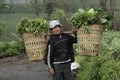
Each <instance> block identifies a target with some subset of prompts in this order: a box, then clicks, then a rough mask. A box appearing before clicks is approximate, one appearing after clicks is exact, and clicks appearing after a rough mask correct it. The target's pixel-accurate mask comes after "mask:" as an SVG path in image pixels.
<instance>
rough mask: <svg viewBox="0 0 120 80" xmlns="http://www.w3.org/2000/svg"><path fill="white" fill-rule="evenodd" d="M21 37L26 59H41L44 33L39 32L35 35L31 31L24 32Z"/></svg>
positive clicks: (44, 40) (44, 43) (44, 41)
mask: <svg viewBox="0 0 120 80" xmlns="http://www.w3.org/2000/svg"><path fill="white" fill-rule="evenodd" d="M23 39H24V44H25V48H26V52H27V55H28V60H29V61H33V60H42V59H43V56H44V53H45V47H46V39H45V33H40V34H37V35H34V34H33V33H24V34H23Z"/></svg>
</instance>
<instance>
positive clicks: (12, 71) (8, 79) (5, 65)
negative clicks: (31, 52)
mask: <svg viewBox="0 0 120 80" xmlns="http://www.w3.org/2000/svg"><path fill="white" fill-rule="evenodd" d="M0 80H52V79H51V75H50V74H49V72H48V68H47V66H46V65H45V64H44V63H43V61H40V60H39V61H32V62H29V61H27V59H26V58H25V57H24V56H17V57H9V58H3V59H0Z"/></svg>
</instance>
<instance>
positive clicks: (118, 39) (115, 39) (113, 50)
mask: <svg viewBox="0 0 120 80" xmlns="http://www.w3.org/2000/svg"><path fill="white" fill-rule="evenodd" d="M119 34H120V32H115V31H109V32H104V33H103V38H102V41H101V44H102V45H101V50H100V53H101V55H105V54H106V52H107V53H109V54H111V55H112V56H113V57H114V58H115V59H120V45H119V43H120V35H119Z"/></svg>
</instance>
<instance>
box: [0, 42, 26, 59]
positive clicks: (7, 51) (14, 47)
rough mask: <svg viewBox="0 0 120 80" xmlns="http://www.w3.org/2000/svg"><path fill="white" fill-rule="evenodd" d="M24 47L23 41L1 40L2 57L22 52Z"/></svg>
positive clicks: (0, 55)
mask: <svg viewBox="0 0 120 80" xmlns="http://www.w3.org/2000/svg"><path fill="white" fill-rule="evenodd" d="M23 49H24V47H23V44H22V43H21V42H16V41H11V42H0V58H3V57H7V56H14V55H17V54H20V53H21V51H22V50H23Z"/></svg>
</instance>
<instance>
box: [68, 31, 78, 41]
mask: <svg viewBox="0 0 120 80" xmlns="http://www.w3.org/2000/svg"><path fill="white" fill-rule="evenodd" d="M69 40H70V42H71V43H77V34H76V33H75V34H74V36H71V35H69Z"/></svg>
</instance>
